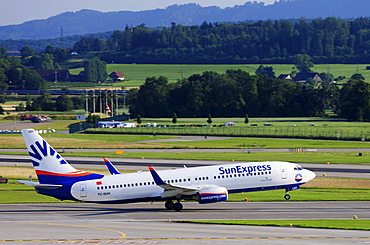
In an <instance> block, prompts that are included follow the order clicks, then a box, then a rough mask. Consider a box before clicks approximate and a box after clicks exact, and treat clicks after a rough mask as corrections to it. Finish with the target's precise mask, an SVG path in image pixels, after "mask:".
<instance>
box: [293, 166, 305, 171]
mask: <svg viewBox="0 0 370 245" xmlns="http://www.w3.org/2000/svg"><path fill="white" fill-rule="evenodd" d="M294 170H303V167H302V166H301V165H295V167H294Z"/></svg>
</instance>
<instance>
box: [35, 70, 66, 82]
mask: <svg viewBox="0 0 370 245" xmlns="http://www.w3.org/2000/svg"><path fill="white" fill-rule="evenodd" d="M36 71H37V73H38V74H39V75H40V76H41V77H42V78H43V79H44V80H45V81H48V82H55V81H58V82H67V81H70V77H71V74H70V73H69V70H36Z"/></svg>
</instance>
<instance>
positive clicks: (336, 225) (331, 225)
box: [180, 219, 370, 230]
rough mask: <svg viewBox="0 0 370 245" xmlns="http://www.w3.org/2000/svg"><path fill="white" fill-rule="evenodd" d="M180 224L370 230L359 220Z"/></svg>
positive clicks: (368, 222)
mask: <svg viewBox="0 0 370 245" xmlns="http://www.w3.org/2000/svg"><path fill="white" fill-rule="evenodd" d="M180 222H182V223H200V224H223V225H258V226H280V227H304V228H325V229H344V230H370V220H360V219H332V220H331V219H315V220H191V221H188V220H186V221H180Z"/></svg>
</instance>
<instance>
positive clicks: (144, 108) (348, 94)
mask: <svg viewBox="0 0 370 245" xmlns="http://www.w3.org/2000/svg"><path fill="white" fill-rule="evenodd" d="M369 101H370V84H369V83H367V82H365V81H363V79H362V77H361V75H359V74H356V75H354V76H353V77H352V78H351V79H350V80H349V81H348V82H347V83H346V84H345V85H344V86H343V88H342V89H339V88H338V86H336V85H335V84H333V83H329V82H328V81H324V82H323V83H322V85H321V86H319V87H314V86H312V85H309V84H302V83H293V82H291V81H286V80H279V79H274V78H271V77H268V76H267V75H250V74H249V73H247V72H245V71H242V70H228V71H226V73H223V74H220V73H216V72H212V71H210V72H204V73H203V74H196V75H191V76H190V77H188V78H185V79H182V80H179V81H178V82H176V83H168V81H167V78H166V77H158V78H156V77H148V78H147V79H146V81H145V84H144V85H142V86H140V89H132V90H131V91H130V94H129V104H130V114H131V117H136V116H137V115H140V116H142V117H172V116H173V115H174V113H176V115H177V116H179V117H208V116H209V115H211V116H212V117H244V116H245V115H246V114H247V115H249V116H251V117H312V116H327V115H326V114H325V113H326V112H325V110H326V109H330V108H331V110H335V112H336V113H337V114H338V116H339V117H344V118H347V119H349V120H357V121H362V120H368V119H370V108H369V105H370V103H369Z"/></svg>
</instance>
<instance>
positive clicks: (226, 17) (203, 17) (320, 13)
mask: <svg viewBox="0 0 370 245" xmlns="http://www.w3.org/2000/svg"><path fill="white" fill-rule="evenodd" d="M367 3H368V0H280V1H276V2H275V3H274V4H269V5H265V3H258V2H253V3H252V2H246V3H245V4H244V5H235V6H234V7H227V8H220V7H217V6H210V7H201V6H200V5H199V4H196V3H189V4H184V5H178V4H175V5H171V6H168V7H166V8H163V9H160V8H158V9H154V10H143V11H113V12H100V11H97V10H88V9H83V10H79V11H76V12H64V13H61V14H58V15H55V16H52V17H49V18H47V19H41V20H40V19H37V20H32V21H27V22H24V23H22V24H18V25H6V26H0V40H8V39H12V40H19V39H32V40H38V39H49V38H58V37H61V36H63V35H64V36H67V35H76V34H79V35H83V34H89V33H101V32H107V31H113V30H123V29H124V28H125V27H126V26H137V25H140V24H145V26H147V27H150V28H155V27H161V26H162V27H169V26H170V25H171V23H172V22H174V23H176V24H181V25H200V24H201V23H203V22H204V21H206V22H211V23H214V22H243V21H247V20H268V19H271V20H275V19H299V18H307V19H313V18H318V17H321V18H325V17H339V18H356V17H366V16H370V14H369V13H368V11H367V8H365V7H364V6H367Z"/></svg>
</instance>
